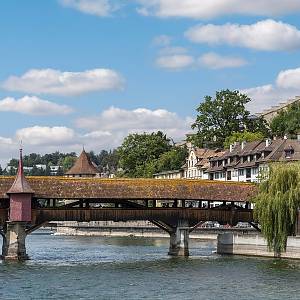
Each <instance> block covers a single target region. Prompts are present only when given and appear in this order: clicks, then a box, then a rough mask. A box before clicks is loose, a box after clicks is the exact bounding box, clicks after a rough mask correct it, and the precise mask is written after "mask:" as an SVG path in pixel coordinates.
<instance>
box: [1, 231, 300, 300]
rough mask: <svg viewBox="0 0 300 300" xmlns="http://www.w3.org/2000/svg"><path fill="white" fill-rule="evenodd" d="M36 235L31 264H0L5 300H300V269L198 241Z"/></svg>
mask: <svg viewBox="0 0 300 300" xmlns="http://www.w3.org/2000/svg"><path fill="white" fill-rule="evenodd" d="M168 246H169V241H168V239H164V238H136V237H126V238H120V237H108V238H106V237H63V236H53V235H31V236H29V238H28V253H29V255H30V257H31V260H30V261H27V262H25V263H22V264H11V263H4V262H2V263H0V299H299V295H300V287H299V280H300V263H299V262H297V261H288V260H281V261H279V260H272V259H258V258H246V257H231V256H219V255H216V254H213V251H214V250H215V248H216V245H215V243H214V242H211V241H209V242H203V241H197V240H192V241H191V245H190V252H191V254H192V256H191V257H190V258H188V259H186V258H179V259H178V258H170V257H168V256H167V251H168Z"/></svg>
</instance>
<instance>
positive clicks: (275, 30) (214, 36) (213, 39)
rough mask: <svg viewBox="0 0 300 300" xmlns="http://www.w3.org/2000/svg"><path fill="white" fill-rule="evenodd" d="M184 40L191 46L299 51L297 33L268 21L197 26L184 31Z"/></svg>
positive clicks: (285, 25) (290, 26)
mask: <svg viewBox="0 0 300 300" xmlns="http://www.w3.org/2000/svg"><path fill="white" fill-rule="evenodd" d="M299 3H300V1H299ZM185 36H186V37H187V38H188V39H189V40H190V41H192V42H195V43H206V44H209V45H221V44H226V45H230V46H239V47H246V48H251V49H256V50H264V51H280V50H295V49H300V31H299V30H298V29H297V28H296V27H295V26H292V25H289V24H286V23H283V22H276V21H274V20H270V19H269V20H264V21H260V22H257V23H255V24H251V25H239V24H230V23H227V24H225V25H213V24H208V25H197V26H195V27H192V28H190V29H189V30H188V31H186V32H185Z"/></svg>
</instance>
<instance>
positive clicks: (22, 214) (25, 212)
mask: <svg viewBox="0 0 300 300" xmlns="http://www.w3.org/2000/svg"><path fill="white" fill-rule="evenodd" d="M6 193H7V195H8V196H9V217H8V221H7V222H6V230H5V231H4V232H3V233H2V236H3V247H2V257H3V258H4V259H5V260H25V259H28V255H27V254H26V245H25V239H26V225H27V224H30V223H31V219H32V216H31V202H32V196H33V194H34V191H33V190H32V189H31V187H30V185H29V183H28V182H27V180H26V178H25V176H24V171H23V158H22V149H20V160H19V167H18V172H17V176H16V178H15V181H14V182H13V184H12V186H11V188H10V189H9V190H8V191H7V192H6Z"/></svg>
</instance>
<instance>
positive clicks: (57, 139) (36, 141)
mask: <svg viewBox="0 0 300 300" xmlns="http://www.w3.org/2000/svg"><path fill="white" fill-rule="evenodd" d="M74 137H75V133H74V130H73V129H71V128H67V127H63V126H61V127H59V126H55V127H42V126H33V127H27V128H22V129H19V130H17V132H16V138H17V140H22V141H24V143H25V144H27V145H51V146H53V145H57V146H59V145H65V144H69V143H70V142H72V141H73V139H74Z"/></svg>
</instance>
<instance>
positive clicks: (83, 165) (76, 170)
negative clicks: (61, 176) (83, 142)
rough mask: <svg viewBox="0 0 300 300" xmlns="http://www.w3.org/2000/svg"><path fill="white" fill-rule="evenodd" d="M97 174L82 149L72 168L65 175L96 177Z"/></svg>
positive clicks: (96, 170)
mask: <svg viewBox="0 0 300 300" xmlns="http://www.w3.org/2000/svg"><path fill="white" fill-rule="evenodd" d="M98 173H99V170H98V169H97V168H96V166H95V165H94V164H93V162H92V161H91V159H90V157H89V156H88V154H87V153H86V152H85V150H84V148H83V150H82V152H81V154H80V155H79V157H78V158H77V160H76V162H75V164H74V166H73V167H72V168H71V169H70V170H69V171H68V172H66V175H83V176H84V175H87V176H96V175H97V174H98Z"/></svg>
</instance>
